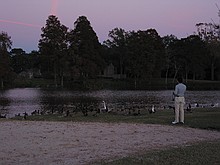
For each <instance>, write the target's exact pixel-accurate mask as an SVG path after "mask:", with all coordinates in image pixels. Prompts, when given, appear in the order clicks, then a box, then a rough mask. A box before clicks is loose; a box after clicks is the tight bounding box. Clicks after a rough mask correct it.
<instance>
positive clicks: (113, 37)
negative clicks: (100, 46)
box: [104, 28, 128, 75]
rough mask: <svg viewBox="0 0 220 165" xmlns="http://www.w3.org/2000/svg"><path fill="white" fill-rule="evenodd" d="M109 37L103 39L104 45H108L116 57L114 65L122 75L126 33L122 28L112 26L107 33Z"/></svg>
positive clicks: (125, 52) (125, 50)
mask: <svg viewBox="0 0 220 165" xmlns="http://www.w3.org/2000/svg"><path fill="white" fill-rule="evenodd" d="M108 37H109V39H108V40H106V41H104V45H106V46H108V47H109V48H110V50H111V51H112V53H113V56H114V57H115V59H117V62H116V66H117V67H118V68H119V73H120V74H121V75H122V74H124V71H125V61H126V54H127V45H126V42H127V37H128V33H127V32H125V30H124V29H122V28H114V29H113V30H111V31H110V32H109V34H108Z"/></svg>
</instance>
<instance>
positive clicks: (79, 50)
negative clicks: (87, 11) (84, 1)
mask: <svg viewBox="0 0 220 165" xmlns="http://www.w3.org/2000/svg"><path fill="white" fill-rule="evenodd" d="M69 44H70V46H69V52H71V53H72V56H73V57H72V59H73V60H72V63H74V65H75V67H74V68H75V71H76V70H77V71H78V72H79V76H80V77H81V78H83V79H84V78H89V77H94V76H96V75H98V74H100V72H101V70H102V68H103V67H104V60H103V59H102V57H101V50H102V47H101V44H100V43H99V40H98V37H97V35H96V33H95V31H94V30H93V28H92V26H91V24H90V22H89V21H88V19H87V18H86V17H85V16H80V17H79V18H78V19H77V20H76V21H75V23H74V29H73V30H71V31H70V33H69ZM76 68H77V69H76Z"/></svg>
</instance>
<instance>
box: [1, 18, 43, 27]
mask: <svg viewBox="0 0 220 165" xmlns="http://www.w3.org/2000/svg"><path fill="white" fill-rule="evenodd" d="M0 22H2V23H9V24H16V25H23V26H30V27H35V28H40V27H42V26H40V25H34V24H29V23H24V22H17V21H9V20H3V19H0Z"/></svg>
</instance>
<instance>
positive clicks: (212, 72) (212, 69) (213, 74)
mask: <svg viewBox="0 0 220 165" xmlns="http://www.w3.org/2000/svg"><path fill="white" fill-rule="evenodd" d="M214 79H215V65H214V62H212V65H211V80H212V81H213V80H214Z"/></svg>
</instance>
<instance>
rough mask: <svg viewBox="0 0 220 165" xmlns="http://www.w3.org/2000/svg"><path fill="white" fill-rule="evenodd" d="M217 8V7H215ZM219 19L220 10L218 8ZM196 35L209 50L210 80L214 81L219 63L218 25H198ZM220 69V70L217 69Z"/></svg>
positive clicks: (219, 33) (219, 29)
mask: <svg viewBox="0 0 220 165" xmlns="http://www.w3.org/2000/svg"><path fill="white" fill-rule="evenodd" d="M217 7H218V6H217ZM218 16H219V18H220V10H219V8H218ZM196 27H197V33H198V35H199V36H200V38H201V39H203V40H204V41H205V42H206V44H207V47H208V49H209V61H210V68H211V69H210V70H211V76H210V77H211V80H214V79H215V71H216V70H217V68H218V65H219V62H220V53H219V52H220V24H218V23H215V22H213V23H198V24H196ZM218 69H220V68H218Z"/></svg>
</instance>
